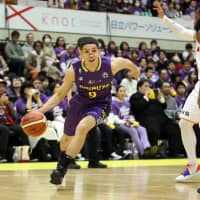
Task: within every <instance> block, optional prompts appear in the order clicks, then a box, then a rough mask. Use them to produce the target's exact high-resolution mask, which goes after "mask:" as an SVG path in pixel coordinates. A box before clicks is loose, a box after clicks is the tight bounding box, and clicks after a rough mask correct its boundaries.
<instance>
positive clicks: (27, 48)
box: [22, 33, 34, 58]
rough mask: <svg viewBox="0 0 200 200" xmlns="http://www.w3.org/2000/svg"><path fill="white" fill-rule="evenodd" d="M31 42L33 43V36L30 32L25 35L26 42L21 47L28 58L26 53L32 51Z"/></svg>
mask: <svg viewBox="0 0 200 200" xmlns="http://www.w3.org/2000/svg"><path fill="white" fill-rule="evenodd" d="M33 43H34V37H33V34H32V33H27V35H26V43H25V44H24V46H23V47H22V50H23V53H24V56H25V57H26V58H28V55H29V54H30V53H31V52H32V51H33Z"/></svg>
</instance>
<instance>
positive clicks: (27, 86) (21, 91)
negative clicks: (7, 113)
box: [20, 81, 33, 100]
mask: <svg viewBox="0 0 200 200" xmlns="http://www.w3.org/2000/svg"><path fill="white" fill-rule="evenodd" d="M32 87H33V84H32V82H31V81H26V82H24V83H23V84H22V86H21V89H20V95H21V97H22V99H24V100H25V99H26V97H25V94H24V90H25V88H32Z"/></svg>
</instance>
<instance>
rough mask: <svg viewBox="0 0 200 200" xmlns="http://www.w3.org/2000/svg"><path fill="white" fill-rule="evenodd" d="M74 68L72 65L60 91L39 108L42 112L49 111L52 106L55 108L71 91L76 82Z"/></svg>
mask: <svg viewBox="0 0 200 200" xmlns="http://www.w3.org/2000/svg"><path fill="white" fill-rule="evenodd" d="M74 77H75V75H74V70H73V67H72V66H71V67H70V68H69V69H68V70H67V72H66V74H65V78H64V81H63V84H62V85H61V87H60V88H59V89H58V91H57V92H56V93H55V94H54V95H53V96H52V97H50V98H49V100H48V101H47V102H46V103H45V104H44V105H43V106H42V107H41V108H39V109H38V110H39V111H40V112H42V113H45V112H47V111H48V110H51V109H52V108H54V107H55V106H57V105H58V104H59V103H60V102H61V101H62V100H63V99H64V98H65V97H66V96H67V94H68V92H69V91H70V89H71V87H72V84H73V82H74Z"/></svg>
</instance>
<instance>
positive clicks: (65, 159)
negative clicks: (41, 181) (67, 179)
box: [50, 152, 74, 185]
mask: <svg viewBox="0 0 200 200" xmlns="http://www.w3.org/2000/svg"><path fill="white" fill-rule="evenodd" d="M73 160H74V159H73V158H71V157H70V156H68V155H66V154H65V152H61V153H60V156H59V159H58V164H57V167H56V169H55V170H53V172H52V173H51V175H50V183H52V184H54V185H60V184H62V181H63V179H64V176H65V174H66V172H67V169H68V167H69V164H70V163H71V162H73Z"/></svg>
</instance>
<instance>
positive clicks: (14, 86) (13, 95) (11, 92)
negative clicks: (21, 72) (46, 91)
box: [6, 77, 22, 107]
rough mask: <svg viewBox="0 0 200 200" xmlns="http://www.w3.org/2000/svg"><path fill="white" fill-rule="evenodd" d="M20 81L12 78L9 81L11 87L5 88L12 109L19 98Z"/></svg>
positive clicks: (17, 78) (18, 78)
mask: <svg viewBox="0 0 200 200" xmlns="http://www.w3.org/2000/svg"><path fill="white" fill-rule="evenodd" d="M21 86H22V81H21V79H20V77H13V78H12V81H11V86H10V87H8V88H7V90H6V94H7V95H8V96H9V100H10V102H11V103H12V105H13V107H14V106H15V103H16V101H17V99H18V98H19V97H20V91H21Z"/></svg>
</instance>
